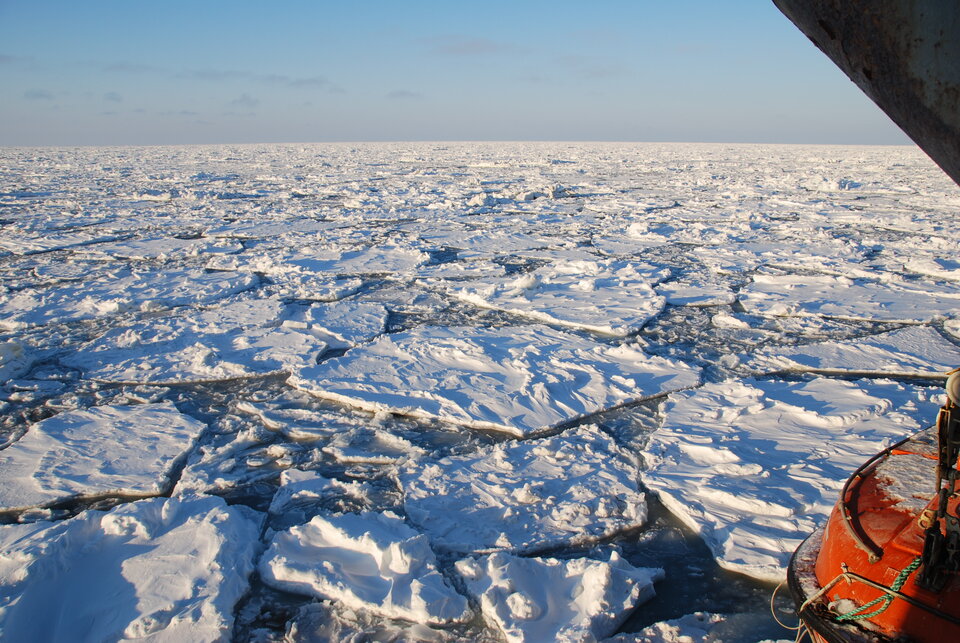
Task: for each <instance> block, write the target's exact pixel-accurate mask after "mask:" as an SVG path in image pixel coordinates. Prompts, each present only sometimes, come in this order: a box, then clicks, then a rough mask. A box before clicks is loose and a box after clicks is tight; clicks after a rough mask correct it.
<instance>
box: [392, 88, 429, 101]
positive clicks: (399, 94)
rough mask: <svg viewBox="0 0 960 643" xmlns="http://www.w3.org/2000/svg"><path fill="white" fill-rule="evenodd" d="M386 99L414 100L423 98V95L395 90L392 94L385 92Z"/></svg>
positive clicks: (406, 90)
mask: <svg viewBox="0 0 960 643" xmlns="http://www.w3.org/2000/svg"><path fill="white" fill-rule="evenodd" d="M386 97H387V98H389V99H390V100H416V99H419V98H423V94H421V93H420V92H413V91H410V90H409V89H395V90H393V91H392V92H387V95H386Z"/></svg>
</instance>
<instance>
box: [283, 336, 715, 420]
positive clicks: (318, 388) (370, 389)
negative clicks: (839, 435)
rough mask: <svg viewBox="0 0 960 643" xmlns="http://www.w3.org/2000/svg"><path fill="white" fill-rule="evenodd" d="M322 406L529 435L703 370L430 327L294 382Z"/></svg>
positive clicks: (610, 351)
mask: <svg viewBox="0 0 960 643" xmlns="http://www.w3.org/2000/svg"><path fill="white" fill-rule="evenodd" d="M290 382H291V383H292V384H293V385H294V386H296V387H297V388H300V389H303V390H305V391H307V392H309V393H312V394H314V395H317V396H318V397H323V398H328V399H332V400H336V401H340V402H344V403H347V404H350V405H353V406H357V407H360V408H363V409H368V410H372V411H392V412H396V413H402V414H406V415H411V416H414V417H424V418H437V419H440V420H444V421H447V422H453V423H456V424H462V425H465V426H470V427H476V428H482V429H493V430H496V431H503V432H506V433H510V434H512V435H515V436H518V437H519V436H528V435H531V434H535V433H538V432H543V431H546V430H548V429H550V428H552V427H554V426H556V425H557V424H560V423H563V422H566V421H570V420H575V419H578V418H581V417H583V416H586V415H589V414H591V413H595V412H597V411H601V410H604V409H608V408H611V407H615V406H618V405H621V404H625V403H628V402H636V401H640V400H643V399H646V398H649V397H653V396H656V395H660V394H662V393H666V392H668V391H671V390H678V389H682V388H688V387H691V386H695V385H696V384H697V383H698V382H699V369H696V368H693V367H690V366H687V365H685V364H683V363H681V362H677V361H673V360H669V359H666V358H662V357H655V356H651V355H648V354H646V353H645V352H644V351H643V350H642V349H641V348H640V347H638V346H632V345H620V346H608V345H605V344H599V343H595V342H592V341H590V340H586V339H583V338H581V337H578V336H576V335H572V334H569V333H564V332H560V331H557V330H554V329H551V328H549V327H547V326H512V327H509V328H492V329H484V328H442V327H427V326H422V327H418V328H416V329H413V330H411V331H406V332H402V333H396V334H392V335H383V336H381V337H379V338H378V339H376V340H375V341H373V342H372V343H370V344H367V345H364V346H361V347H358V348H356V349H354V350H352V351H349V352H348V353H347V354H346V355H344V356H343V357H340V358H336V359H331V360H327V361H325V362H323V363H321V364H319V365H317V366H314V367H310V368H303V369H301V370H300V371H299V372H297V373H296V374H295V375H294V376H293V377H291V378H290Z"/></svg>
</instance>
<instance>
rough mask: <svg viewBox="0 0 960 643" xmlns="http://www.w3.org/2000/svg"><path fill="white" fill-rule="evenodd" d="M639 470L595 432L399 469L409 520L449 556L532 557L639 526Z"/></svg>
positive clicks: (583, 430) (642, 508) (642, 511)
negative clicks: (512, 554) (452, 553)
mask: <svg viewBox="0 0 960 643" xmlns="http://www.w3.org/2000/svg"><path fill="white" fill-rule="evenodd" d="M638 466H639V463H638V461H637V460H636V458H634V456H632V455H630V454H629V453H627V452H625V451H624V450H623V449H621V448H619V447H618V446H617V445H616V444H615V443H614V441H613V439H612V438H611V437H610V436H608V435H607V434H606V433H604V432H603V431H601V430H599V429H598V428H597V427H595V426H593V425H587V426H583V427H579V428H577V429H572V430H569V431H566V432H565V433H563V434H561V435H557V436H553V437H550V438H542V439H539V440H535V441H524V442H510V443H502V444H498V445H495V446H492V447H490V448H488V449H485V450H481V451H480V452H478V453H475V454H470V455H459V456H449V457H446V458H440V459H438V460H435V459H430V458H421V459H416V460H411V461H410V462H409V463H407V464H406V465H404V466H402V467H401V468H400V471H399V474H398V475H399V480H400V486H401V488H402V489H403V492H404V497H403V502H404V508H405V509H406V512H407V515H408V517H409V519H410V520H411V522H413V523H414V524H416V525H417V526H418V527H419V528H420V529H422V530H423V531H424V532H425V533H427V534H428V535H429V536H430V540H431V542H432V543H433V544H434V545H435V546H438V547H441V548H443V549H447V550H451V551H455V552H461V553H473V552H480V553H483V552H490V551H494V550H498V549H503V550H509V551H512V552H520V553H523V552H532V551H537V550H543V549H547V548H550V547H557V546H563V545H577V544H584V543H589V542H592V541H595V540H598V539H600V538H603V537H606V536H611V535H613V534H616V533H619V532H621V531H624V530H627V529H630V528H632V527H638V526H640V525H642V524H643V522H644V521H645V520H646V517H647V505H646V502H645V499H644V494H643V492H642V491H640V489H639V483H638V475H637V474H638Z"/></svg>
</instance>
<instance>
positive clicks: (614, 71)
mask: <svg viewBox="0 0 960 643" xmlns="http://www.w3.org/2000/svg"><path fill="white" fill-rule="evenodd" d="M556 60H557V63H558V64H559V65H560V66H561V67H563V68H564V69H565V70H566V71H567V72H568V73H570V74H573V75H574V76H576V77H577V78H581V79H584V80H593V79H598V78H613V77H617V76H623V75H625V74H626V73H627V68H626V67H624V66H623V65H620V64H617V63H608V62H605V61H602V60H599V59H596V58H592V57H588V56H561V57H560V58H557V59H556Z"/></svg>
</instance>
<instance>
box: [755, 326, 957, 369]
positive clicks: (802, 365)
mask: <svg viewBox="0 0 960 643" xmlns="http://www.w3.org/2000/svg"><path fill="white" fill-rule="evenodd" d="M741 360H742V363H743V367H744V368H746V369H747V370H749V371H751V372H753V373H778V372H810V373H833V374H842V373H853V374H858V373H859V374H883V375H887V376H897V375H899V376H906V377H943V376H944V375H945V373H946V372H947V371H949V370H951V369H954V368H956V367H957V365H960V348H958V347H957V346H955V345H954V344H952V343H950V342H948V341H946V340H945V339H944V338H943V336H942V335H940V333H938V332H937V331H936V330H934V329H932V328H930V327H928V326H910V327H907V328H903V329H900V330H895V331H892V332H889V333H882V334H880V335H873V336H870V337H863V338H858V339H855V340H843V341H830V342H819V343H816V344H807V345H803V346H788V347H778V348H765V349H763V350H761V351H758V352H756V353H754V354H752V355H744V356H741Z"/></svg>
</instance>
